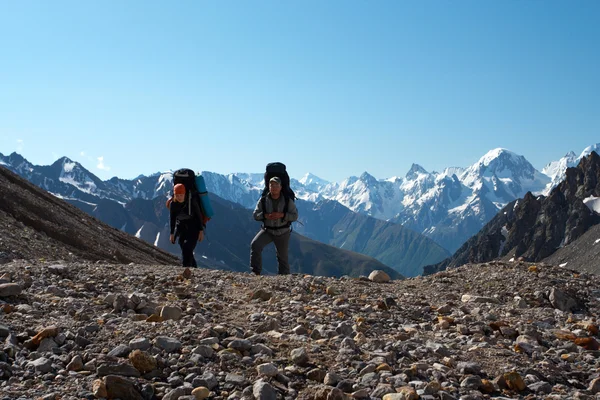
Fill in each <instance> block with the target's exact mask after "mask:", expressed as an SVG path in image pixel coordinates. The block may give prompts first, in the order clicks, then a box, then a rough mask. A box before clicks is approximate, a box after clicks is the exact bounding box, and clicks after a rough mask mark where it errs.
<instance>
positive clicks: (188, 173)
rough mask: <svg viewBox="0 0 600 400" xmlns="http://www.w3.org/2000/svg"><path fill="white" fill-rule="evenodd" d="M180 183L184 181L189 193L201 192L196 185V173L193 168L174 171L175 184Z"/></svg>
mask: <svg viewBox="0 0 600 400" xmlns="http://www.w3.org/2000/svg"><path fill="white" fill-rule="evenodd" d="M178 183H182V184H183V186H185V191H186V192H187V193H191V194H196V193H199V191H198V187H197V186H196V173H195V172H194V171H192V170H191V169H188V168H182V169H178V170H177V171H175V172H173V186H175V185H177V184H178Z"/></svg>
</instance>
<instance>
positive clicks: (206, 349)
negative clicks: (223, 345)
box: [192, 345, 215, 358]
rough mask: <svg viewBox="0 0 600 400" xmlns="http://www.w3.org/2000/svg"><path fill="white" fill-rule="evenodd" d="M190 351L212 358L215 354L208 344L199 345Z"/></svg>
mask: <svg viewBox="0 0 600 400" xmlns="http://www.w3.org/2000/svg"><path fill="white" fill-rule="evenodd" d="M192 353H194V354H199V355H201V356H202V357H204V358H212V357H213V356H214V355H215V351H214V350H213V349H212V347H210V346H206V345H200V346H198V347H196V348H194V349H193V350H192Z"/></svg>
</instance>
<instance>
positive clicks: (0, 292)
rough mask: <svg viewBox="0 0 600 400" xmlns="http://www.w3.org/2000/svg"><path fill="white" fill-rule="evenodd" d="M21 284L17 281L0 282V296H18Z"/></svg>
mask: <svg viewBox="0 0 600 400" xmlns="http://www.w3.org/2000/svg"><path fill="white" fill-rule="evenodd" d="M22 290H23V289H22V288H21V285H19V284H17V283H2V284H0V297H9V296H18V295H20V294H21V291H22Z"/></svg>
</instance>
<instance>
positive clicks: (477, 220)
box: [0, 143, 600, 251]
mask: <svg viewBox="0 0 600 400" xmlns="http://www.w3.org/2000/svg"><path fill="white" fill-rule="evenodd" d="M599 149H600V143H599V144H596V145H593V146H589V147H587V148H586V149H584V150H583V152H581V154H580V155H579V156H577V157H576V156H575V153H573V152H571V153H569V154H567V155H566V156H565V157H563V158H562V159H560V160H557V161H553V162H551V163H549V164H548V165H547V166H546V167H545V168H544V169H543V170H542V172H539V171H537V170H536V169H535V168H534V167H533V166H532V165H531V164H530V163H529V162H528V161H527V160H526V159H525V157H523V156H521V155H517V154H515V153H513V152H511V151H508V150H505V149H494V150H491V151H489V152H488V153H486V154H485V155H484V156H483V157H481V158H480V159H479V160H478V161H477V162H476V163H474V164H473V165H470V166H467V167H449V168H446V169H444V170H443V171H442V172H435V171H434V172H428V171H427V170H426V169H425V168H423V167H422V166H420V165H418V164H413V165H412V166H411V168H410V170H409V171H408V172H407V173H406V175H404V176H395V177H392V178H388V179H377V178H375V177H374V176H372V175H370V174H369V173H368V172H364V173H363V174H362V175H360V176H359V177H356V176H352V177H349V178H347V179H345V180H344V181H342V182H341V183H336V182H327V181H326V180H324V179H321V178H319V177H317V176H315V175H313V174H310V173H308V174H306V175H305V176H304V177H302V178H301V179H299V180H296V179H292V180H291V186H292V188H293V189H294V191H295V193H296V195H297V197H298V198H300V199H303V200H307V201H311V202H315V203H316V202H319V201H321V200H335V201H337V202H339V203H341V204H342V205H344V206H346V207H347V208H349V209H351V210H352V211H354V212H359V213H363V214H366V215H370V216H372V217H375V218H378V219H383V220H389V221H391V222H396V223H400V224H402V225H404V226H405V227H408V228H410V229H413V230H415V231H417V232H419V233H422V234H425V235H426V236H428V237H430V238H432V239H434V240H435V241H436V242H437V243H439V244H441V245H442V246H444V247H445V248H446V249H448V250H450V251H454V250H456V249H457V248H458V247H460V245H461V244H462V243H464V242H465V241H466V240H467V239H468V238H469V237H471V236H472V235H474V234H475V233H477V232H478V231H479V229H480V228H481V227H482V226H483V225H484V224H485V223H486V222H488V221H489V220H490V219H491V218H492V217H493V216H494V215H495V214H496V213H497V212H498V210H499V209H501V208H502V207H503V206H504V205H505V204H507V203H508V202H510V201H512V200H514V199H516V198H520V197H523V195H524V194H525V193H526V192H528V191H531V192H532V193H534V194H536V195H537V194H545V193H548V192H549V191H550V189H551V188H553V187H554V186H555V185H556V184H557V183H559V182H560V181H561V180H562V179H563V177H564V173H565V170H566V168H567V167H570V166H575V165H577V163H578V162H579V160H581V158H583V157H585V156H586V155H588V154H589V153H591V152H592V151H594V150H595V151H596V152H598V151H599ZM0 163H1V164H3V165H5V166H7V167H8V168H9V169H11V170H13V171H14V172H16V173H18V174H19V175H22V176H23V177H25V178H27V179H28V180H30V181H32V182H34V183H35V184H37V185H38V186H41V187H42V188H44V189H46V190H48V191H50V192H51V193H54V194H55V195H57V196H60V197H63V198H67V199H71V200H77V201H80V202H85V203H86V204H87V205H88V206H93V205H95V204H97V203H98V199H99V198H106V199H111V200H115V201H118V202H119V203H121V204H124V203H125V202H127V201H129V200H131V199H136V198H141V199H153V198H156V197H160V196H167V195H168V194H169V193H170V191H171V189H172V174H171V172H164V173H156V174H153V175H150V176H143V175H141V176H139V177H137V178H135V179H132V180H125V179H120V178H116V177H115V178H112V179H110V180H108V181H101V180H99V179H98V178H97V177H95V176H94V175H93V174H92V173H90V172H89V171H87V170H86V169H85V168H83V167H82V166H81V165H80V164H79V163H77V162H74V161H72V160H69V159H68V158H64V157H63V158H61V159H59V160H57V161H56V162H55V163H54V164H52V165H51V166H34V165H32V164H31V163H29V162H28V161H27V160H25V159H24V158H23V157H21V156H20V155H18V154H16V153H13V154H11V155H10V156H3V155H2V154H0ZM202 175H203V176H204V178H205V181H206V185H207V188H208V190H209V192H212V193H215V194H216V195H218V196H219V197H222V198H223V199H226V200H229V201H232V202H235V203H238V204H241V205H243V206H244V207H246V208H254V207H255V205H256V202H257V201H258V199H259V197H260V193H261V192H262V189H263V188H264V174H263V173H234V174H228V175H222V174H217V173H213V172H208V171H204V172H202Z"/></svg>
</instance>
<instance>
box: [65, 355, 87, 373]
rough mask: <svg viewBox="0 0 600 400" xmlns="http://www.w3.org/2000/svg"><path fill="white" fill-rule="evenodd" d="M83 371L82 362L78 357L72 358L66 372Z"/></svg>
mask: <svg viewBox="0 0 600 400" xmlns="http://www.w3.org/2000/svg"><path fill="white" fill-rule="evenodd" d="M82 369H83V360H82V359H81V356H80V355H76V356H75V357H73V359H72V360H71V362H70V363H69V364H68V365H67V371H76V372H77V371H81V370H82Z"/></svg>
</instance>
